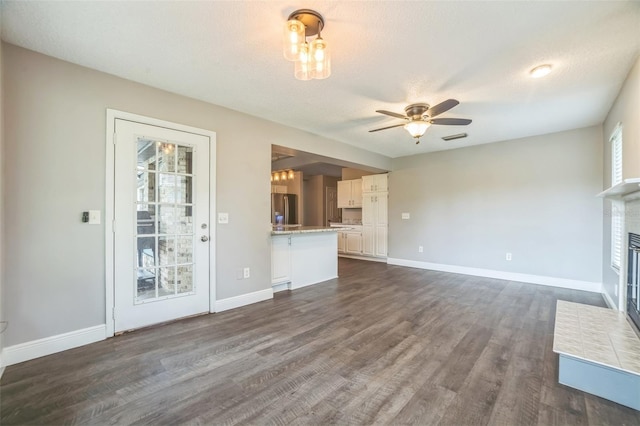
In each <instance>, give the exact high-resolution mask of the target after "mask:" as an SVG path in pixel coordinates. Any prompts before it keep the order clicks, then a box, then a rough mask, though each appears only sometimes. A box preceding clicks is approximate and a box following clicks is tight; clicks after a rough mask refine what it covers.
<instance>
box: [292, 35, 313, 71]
mask: <svg viewBox="0 0 640 426" xmlns="http://www.w3.org/2000/svg"><path fill="white" fill-rule="evenodd" d="M295 77H296V78H297V79H298V80H311V79H312V78H313V66H312V62H311V55H310V54H309V43H307V42H304V43H302V45H301V46H300V56H299V57H298V60H297V61H296V67H295Z"/></svg>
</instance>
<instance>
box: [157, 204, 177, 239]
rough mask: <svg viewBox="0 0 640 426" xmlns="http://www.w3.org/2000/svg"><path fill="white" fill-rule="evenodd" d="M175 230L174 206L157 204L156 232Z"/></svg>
mask: <svg viewBox="0 0 640 426" xmlns="http://www.w3.org/2000/svg"><path fill="white" fill-rule="evenodd" d="M175 232H176V208H175V207H174V206H173V205H169V206H167V205H160V206H158V233H160V234H174V233H175Z"/></svg>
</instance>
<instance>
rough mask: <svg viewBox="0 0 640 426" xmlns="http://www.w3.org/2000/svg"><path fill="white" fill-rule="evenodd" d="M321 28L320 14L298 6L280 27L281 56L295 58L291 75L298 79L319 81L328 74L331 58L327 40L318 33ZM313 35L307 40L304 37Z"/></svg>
mask: <svg viewBox="0 0 640 426" xmlns="http://www.w3.org/2000/svg"><path fill="white" fill-rule="evenodd" d="M323 28H324V19H323V18H322V15H320V14H319V13H318V12H316V11H314V10H311V9H299V10H296V11H295V12H293V13H291V14H290V15H289V18H288V19H287V22H286V23H285V27H284V37H283V42H284V52H283V53H284V57H285V59H287V60H289V61H295V68H294V75H295V77H296V78H297V79H298V80H312V79H316V80H322V79H325V78H327V77H329V76H330V75H331V58H330V56H329V51H328V49H327V42H326V41H325V40H324V39H323V38H322V36H321V34H320V32H321V31H322V29H323ZM313 36H317V37H316V38H315V39H313V40H312V41H311V42H310V43H309V42H307V38H308V37H313Z"/></svg>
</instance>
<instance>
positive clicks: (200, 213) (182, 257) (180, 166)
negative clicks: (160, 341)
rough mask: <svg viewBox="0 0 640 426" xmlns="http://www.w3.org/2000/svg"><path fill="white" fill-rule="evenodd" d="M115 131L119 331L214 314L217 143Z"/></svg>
mask: <svg viewBox="0 0 640 426" xmlns="http://www.w3.org/2000/svg"><path fill="white" fill-rule="evenodd" d="M114 127H115V134H114V144H115V146H114V163H115V167H114V189H115V191H114V196H113V198H114V209H113V212H114V222H113V235H114V238H113V242H114V243H113V248H114V273H113V278H114V285H113V286H114V310H113V319H114V328H115V329H114V331H115V333H118V332H122V331H127V330H131V329H136V328H140V327H145V326H149V325H152V324H158V323H162V322H165V321H170V320H174V319H177V318H182V317H186V316H191V315H195V314H200V313H205V312H210V282H211V280H210V276H211V274H212V272H213V271H212V268H211V265H210V259H211V257H210V250H211V247H212V244H211V243H212V241H211V237H212V235H213V233H212V232H210V226H211V224H210V220H209V218H210V212H209V209H210V196H211V195H210V181H211V180H210V176H209V173H210V155H209V150H210V149H211V148H212V147H211V137H210V136H206V135H201V134H196V133H190V132H185V131H180V130H176V129H171V128H166V127H160V126H156V125H150V124H144V123H140V122H136V121H131V120H125V119H118V118H116V119H115V126H114ZM213 149H215V147H213ZM211 310H212V309H211Z"/></svg>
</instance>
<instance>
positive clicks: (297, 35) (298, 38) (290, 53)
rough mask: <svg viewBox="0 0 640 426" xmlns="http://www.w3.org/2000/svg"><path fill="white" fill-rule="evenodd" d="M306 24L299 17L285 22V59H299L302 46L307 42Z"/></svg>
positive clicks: (283, 40)
mask: <svg viewBox="0 0 640 426" xmlns="http://www.w3.org/2000/svg"><path fill="white" fill-rule="evenodd" d="M304 33H305V28H304V24H303V23H302V22H300V21H298V20H297V19H291V20H289V21H287V22H285V24H284V33H283V39H282V42H283V49H284V50H283V53H284V57H285V59H287V60H289V61H297V60H298V58H299V56H300V46H301V45H302V43H304V42H305V34H304Z"/></svg>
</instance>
